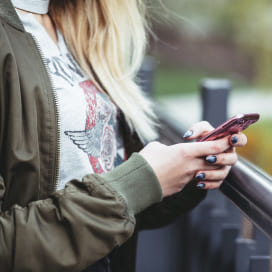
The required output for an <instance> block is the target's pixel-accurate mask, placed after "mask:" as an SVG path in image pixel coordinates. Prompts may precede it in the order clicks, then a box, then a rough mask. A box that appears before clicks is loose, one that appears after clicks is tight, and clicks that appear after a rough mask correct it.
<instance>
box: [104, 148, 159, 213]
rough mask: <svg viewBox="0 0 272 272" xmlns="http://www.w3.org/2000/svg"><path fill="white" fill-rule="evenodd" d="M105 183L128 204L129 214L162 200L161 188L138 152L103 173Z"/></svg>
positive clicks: (151, 170)
mask: <svg viewBox="0 0 272 272" xmlns="http://www.w3.org/2000/svg"><path fill="white" fill-rule="evenodd" d="M103 179H104V180H105V182H106V183H108V184H109V185H110V186H112V187H113V188H114V189H115V190H116V191H117V192H119V193H120V194H121V195H122V196H123V197H124V198H125V200H126V202H127V204H128V211H129V213H130V214H133V215H135V214H137V213H139V212H141V211H142V210H144V209H145V208H147V207H149V206H150V205H152V204H154V203H157V202H160V201H161V200H162V190H161V186H160V184H159V181H158V178H157V176H156V175H155V173H154V171H153V169H152V168H151V166H150V165H149V164H148V163H147V161H146V160H145V159H144V158H143V157H142V156H141V155H140V154H138V153H133V154H132V156H131V157H130V158H129V159H128V160H127V161H126V162H124V163H123V164H121V165H120V166H118V167H117V168H115V169H113V170H112V171H110V172H109V173H107V174H104V175H103Z"/></svg>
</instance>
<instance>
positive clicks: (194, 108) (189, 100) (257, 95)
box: [157, 90, 272, 128]
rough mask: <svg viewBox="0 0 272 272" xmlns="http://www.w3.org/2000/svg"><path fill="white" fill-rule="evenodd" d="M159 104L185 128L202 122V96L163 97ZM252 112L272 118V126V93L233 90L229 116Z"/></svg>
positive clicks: (230, 98) (264, 117)
mask: <svg viewBox="0 0 272 272" xmlns="http://www.w3.org/2000/svg"><path fill="white" fill-rule="evenodd" d="M157 102H158V103H159V105H161V106H162V108H163V109H164V111H165V112H167V114H168V115H169V117H171V118H173V119H174V120H176V121H177V122H181V123H182V126H183V127H185V128H186V127H189V126H190V125H191V124H193V123H195V122H198V121H200V120H202V118H201V116H202V105H201V98H200V94H194V95H183V96H171V97H163V98H159V99H157ZM251 112H257V113H259V114H260V117H261V119H267V118H271V124H272V92H271V91H270V92H268V91H267V92H261V91H244V90H243V91H239V90H233V91H232V92H231V94H230V97H229V101H228V116H229V117H232V116H233V115H235V114H237V113H251ZM261 119H260V120H261Z"/></svg>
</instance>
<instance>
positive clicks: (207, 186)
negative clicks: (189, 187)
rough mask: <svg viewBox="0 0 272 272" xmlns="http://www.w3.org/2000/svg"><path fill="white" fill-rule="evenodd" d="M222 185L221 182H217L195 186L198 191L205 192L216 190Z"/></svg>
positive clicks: (206, 182) (201, 183)
mask: <svg viewBox="0 0 272 272" xmlns="http://www.w3.org/2000/svg"><path fill="white" fill-rule="evenodd" d="M222 183H223V180H218V181H205V182H200V183H198V184H197V185H196V187H197V188H198V189H205V190H212V189H218V188H219V187H220V186H221V185H222Z"/></svg>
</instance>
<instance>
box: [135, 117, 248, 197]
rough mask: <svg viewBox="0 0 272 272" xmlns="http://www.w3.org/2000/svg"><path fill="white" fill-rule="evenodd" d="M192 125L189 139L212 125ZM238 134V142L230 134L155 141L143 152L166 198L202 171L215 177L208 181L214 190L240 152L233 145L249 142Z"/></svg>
mask: <svg viewBox="0 0 272 272" xmlns="http://www.w3.org/2000/svg"><path fill="white" fill-rule="evenodd" d="M193 128H194V136H191V137H190V139H193V138H198V137H200V136H202V135H203V134H205V133H207V132H208V131H209V130H210V129H211V126H210V125H209V124H208V123H207V122H205V123H204V122H199V123H197V124H195V125H194V126H193ZM233 137H234V135H233V136H232V138H233ZM235 137H237V139H238V140H237V141H236V142H235V143H233V142H232V141H231V139H230V136H228V137H225V138H222V139H219V140H216V141H210V142H190V143H180V144H176V145H171V146H166V145H164V144H161V143H159V142H152V143H149V144H148V145H147V146H146V147H144V148H143V149H142V150H141V151H140V154H141V155H142V156H143V157H144V158H145V159H146V160H147V162H148V163H149V164H150V166H151V167H152V168H153V170H154V172H155V174H156V175H157V177H158V179H159V182H160V185H161V188H162V192H163V196H164V197H166V196H169V195H172V194H174V193H177V192H179V191H181V190H182V189H183V188H184V187H185V185H186V184H187V183H188V182H189V181H191V180H192V179H194V178H195V176H196V174H198V173H200V172H201V173H202V172H204V173H207V174H208V176H210V177H212V176H215V177H216V179H213V180H212V182H209V184H211V183H212V186H211V188H213V189H214V188H218V187H219V186H220V185H221V183H222V181H223V179H224V178H225V177H226V176H227V175H228V172H229V170H230V166H231V165H233V164H235V163H236V161H237V154H236V152H235V151H234V148H232V147H233V146H243V145H245V144H246V136H245V135H244V134H241V133H240V134H237V135H235ZM230 150H231V152H230ZM210 155H212V156H216V158H217V160H216V163H209V162H207V160H206V158H207V157H208V156H210ZM207 189H208V188H207Z"/></svg>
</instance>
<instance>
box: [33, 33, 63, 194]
mask: <svg viewBox="0 0 272 272" xmlns="http://www.w3.org/2000/svg"><path fill="white" fill-rule="evenodd" d="M29 34H30V35H31V36H32V38H33V40H34V42H35V44H36V47H37V50H38V52H39V54H40V57H41V60H42V62H43V65H44V67H45V70H46V72H47V74H48V78H49V84H50V86H51V89H52V93H53V102H54V106H55V117H56V123H57V128H56V131H57V143H56V144H57V150H56V163H55V165H56V166H55V182H54V184H52V185H51V188H50V192H55V191H56V190H57V187H58V183H59V163H60V118H59V102H58V97H57V92H56V89H57V88H56V87H55V86H54V82H53V79H52V76H51V74H50V73H49V72H48V64H47V62H46V61H45V56H44V54H43V52H42V50H41V47H40V44H39V42H38V41H37V39H36V38H35V37H34V36H33V35H32V34H31V33H29Z"/></svg>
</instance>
